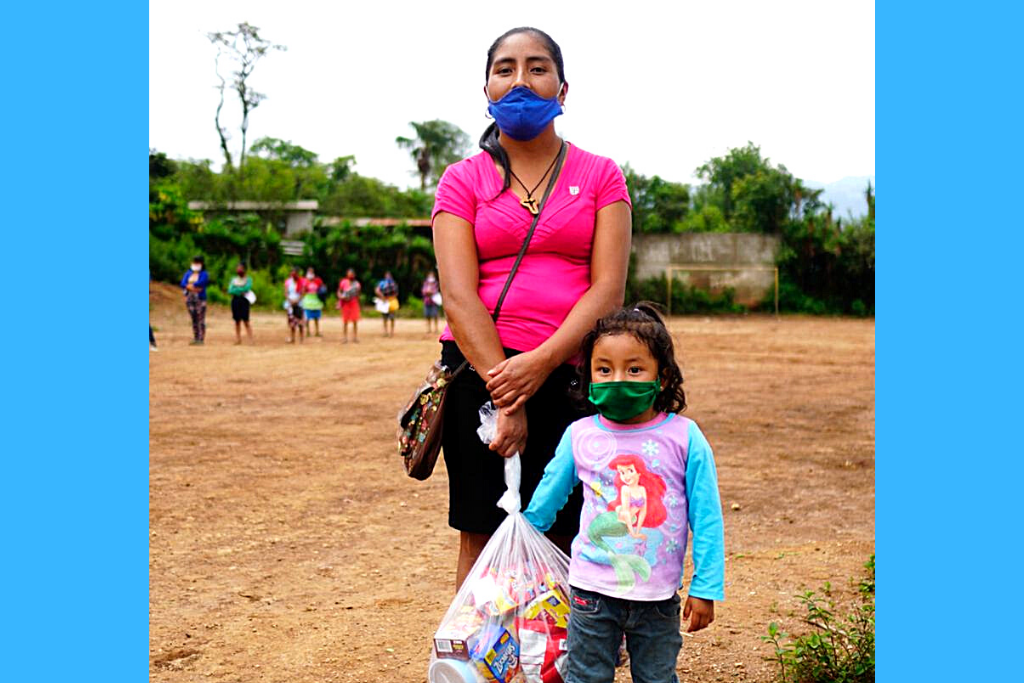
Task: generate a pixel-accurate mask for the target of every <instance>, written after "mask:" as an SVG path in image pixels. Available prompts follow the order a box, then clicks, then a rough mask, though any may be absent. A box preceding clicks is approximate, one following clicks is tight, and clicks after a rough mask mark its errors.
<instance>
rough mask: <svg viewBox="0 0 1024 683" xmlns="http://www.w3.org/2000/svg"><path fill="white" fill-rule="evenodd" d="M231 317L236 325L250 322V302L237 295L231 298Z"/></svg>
mask: <svg viewBox="0 0 1024 683" xmlns="http://www.w3.org/2000/svg"><path fill="white" fill-rule="evenodd" d="M231 317H232V319H234V321H235V322H236V323H242V322H245V323H247V322H249V300H248V299H246V298H245V297H244V296H238V295H237V294H236V295H235V296H233V297H231Z"/></svg>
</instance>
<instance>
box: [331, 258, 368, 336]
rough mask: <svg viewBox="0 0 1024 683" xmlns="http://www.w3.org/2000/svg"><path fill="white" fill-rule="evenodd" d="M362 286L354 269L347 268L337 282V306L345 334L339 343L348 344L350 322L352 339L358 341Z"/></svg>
mask: <svg viewBox="0 0 1024 683" xmlns="http://www.w3.org/2000/svg"><path fill="white" fill-rule="evenodd" d="M362 290H363V286H362V285H361V284H359V280H357V279H356V271H355V270H353V269H352V268H349V269H348V270H347V271H346V272H345V277H343V278H342V279H341V281H340V282H339V283H338V292H337V294H338V308H340V309H341V327H342V331H343V334H344V335H345V336H344V337H343V338H342V340H341V343H342V344H348V324H349V323H352V341H353V343H356V344H358V343H359V318H360V311H359V294H360V293H361V292H362Z"/></svg>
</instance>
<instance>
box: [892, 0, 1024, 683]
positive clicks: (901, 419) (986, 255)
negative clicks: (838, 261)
mask: <svg viewBox="0 0 1024 683" xmlns="http://www.w3.org/2000/svg"><path fill="white" fill-rule="evenodd" d="M1022 23H1024V22H1022V11H1021V9H1020V5H1019V4H1018V5H1016V9H1010V8H1009V5H1008V4H1006V5H1004V4H1003V3H992V2H980V3H970V4H963V3H957V4H953V3H927V4H926V3H885V4H884V5H883V6H881V7H879V11H878V14H877V41H878V42H877V45H878V50H877V57H878V59H877V63H878V71H877V78H878V82H877V96H878V101H879V102H880V103H881V106H880V107H879V109H878V116H877V124H878V127H877V147H878V152H879V154H878V166H879V167H878V176H879V178H881V179H883V187H884V190H883V192H882V193H881V196H880V197H879V201H878V219H879V220H878V238H877V241H876V247H877V254H878V259H877V273H878V275H877V279H878V281H879V285H880V286H879V287H878V293H879V298H878V301H877V318H876V321H877V327H876V334H877V342H878V346H877V363H876V390H877V394H876V396H877V406H876V407H877V431H876V438H877V459H876V462H877V468H876V475H877V476H876V483H877V487H876V489H877V506H876V511H877V521H878V524H877V526H876V530H877V531H876V547H877V550H878V603H877V607H878V612H877V617H878V626H877V637H878V649H877V666H878V680H879V681H882V682H897V681H899V682H902V681H929V682H933V681H958V682H959V681H988V680H1012V679H1014V678H1017V677H1019V676H1020V673H1019V670H1020V664H1019V663H1018V662H1016V661H1015V659H1014V658H1013V657H1012V655H1010V651H1009V650H1008V649H1007V648H1006V647H1005V645H1004V644H1006V643H1009V642H1013V637H1014V636H1015V635H1016V634H1017V632H1018V631H1019V626H1018V624H1019V619H1018V618H1017V615H1018V613H1019V610H1020V607H1021V600H1020V598H1019V597H1018V596H1019V594H1020V585H1019V584H1020V581H1019V577H1020V575H1021V572H1020V570H1019V569H1018V568H1017V567H1018V565H1017V563H1016V562H1015V561H1014V560H1015V558H1016V554H1017V544H1018V541H1019V539H1020V538H1021V533H1020V530H1019V528H1017V527H1016V525H1015V524H1014V520H1016V519H1019V518H1020V510H1019V507H1018V505H1017V503H1018V501H1019V500H1020V498H1021V496H1020V492H1019V489H1020V484H1019V482H1021V481H1022V478H1024V477H1022V476H1021V475H1022V471H1021V469H1022V468H1021V464H1020V457H1019V456H1020V453H1021V447H1020V446H1019V437H1018V438H1013V437H1014V436H1015V435H1012V434H1011V433H1010V432H1011V430H1012V428H1013V426H1015V425H1016V424H1017V423H1019V422H1020V421H1021V418H1020V417H1019V415H1018V414H1017V413H1019V407H1020V405H1021V400H1020V394H1021V389H1020V387H1021V386H1022V381H1021V380H1022V377H1021V374H1022V373H1021V370H1020V366H1021V362H1020V356H1021V348H1022V344H1021V341H1020V339H1021V335H1020V334H1019V333H1017V332H1016V329H1017V325H1016V324H1015V322H1016V321H1015V320H1014V318H1015V316H1016V314H1017V309H1018V308H1019V306H1018V305H1017V302H1016V294H1017V292H1019V290H1020V283H1019V281H1018V280H1019V272H1020V270H1021V267H1020V265H1019V263H1018V261H1019V254H1021V253H1024V249H1022V248H1021V247H1024V244H1022V238H1021V233H1022V230H1021V226H1022V220H1021V219H1020V207H1019V201H1015V200H1018V199H1019V197H1020V195H1021V189H1020V188H1021V183H1022V180H1024V179H1022V174H1021V171H1020V167H1021V160H1022V159H1024V148H1022V135H1021V132H1020V129H1021V110H1022V107H1021V95H1020V93H1021V67H1020V65H1021V64H1022V63H1024V52H1022V50H1021V47H1020V46H1021V44H1022V41H1021V38H1020V27H1021V25H1022ZM1006 444H1014V445H1009V446H1008V445H1006ZM1014 672H1017V673H1014Z"/></svg>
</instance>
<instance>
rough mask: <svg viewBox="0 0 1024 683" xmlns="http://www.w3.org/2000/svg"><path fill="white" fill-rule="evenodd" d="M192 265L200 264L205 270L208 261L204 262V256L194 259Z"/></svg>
mask: <svg viewBox="0 0 1024 683" xmlns="http://www.w3.org/2000/svg"><path fill="white" fill-rule="evenodd" d="M192 263H199V264H202V266H203V268H205V267H206V261H204V260H203V257H202V256H196V257H195V258H193V259H192Z"/></svg>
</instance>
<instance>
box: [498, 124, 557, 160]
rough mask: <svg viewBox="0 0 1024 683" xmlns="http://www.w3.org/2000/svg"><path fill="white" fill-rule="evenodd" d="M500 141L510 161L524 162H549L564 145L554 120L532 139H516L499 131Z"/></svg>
mask: <svg viewBox="0 0 1024 683" xmlns="http://www.w3.org/2000/svg"><path fill="white" fill-rule="evenodd" d="M498 142H500V143H501V146H502V147H504V148H505V153H506V154H508V158H509V162H515V161H518V162H521V163H524V164H531V163H534V162H541V161H543V162H544V163H545V164H547V163H549V162H550V161H551V157H553V156H554V155H555V154H557V153H558V150H559V149H561V147H562V139H561V138H560V137H558V134H557V133H555V123H554V121H552V122H551V123H550V124H548V126H547V128H545V129H544V130H543V131H541V133H540V135H538V136H537V137H535V138H534V139H532V140H514V139H512V138H510V137H508V136H507V135H505V134H504V133H500V132H499V134H498Z"/></svg>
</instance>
